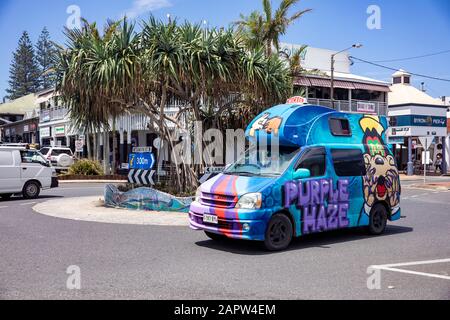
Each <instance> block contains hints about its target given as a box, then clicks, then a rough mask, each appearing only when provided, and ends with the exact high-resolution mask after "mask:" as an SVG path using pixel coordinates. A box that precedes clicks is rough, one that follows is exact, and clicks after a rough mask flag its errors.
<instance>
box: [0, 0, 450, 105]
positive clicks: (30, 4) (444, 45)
mask: <svg viewBox="0 0 450 320" xmlns="http://www.w3.org/2000/svg"><path fill="white" fill-rule="evenodd" d="M272 2H273V4H274V6H275V5H278V3H279V0H272ZM372 4H374V5H377V6H379V8H380V10H381V29H379V30H369V29H368V28H367V25H366V21H367V19H368V17H369V14H367V12H366V11H367V8H368V6H369V5H372ZM71 5H77V6H78V7H79V8H80V10H81V15H82V16H83V17H85V18H87V19H88V20H89V21H97V22H98V23H99V24H103V23H104V22H105V21H106V19H108V18H112V19H117V18H120V17H121V16H122V15H123V14H124V13H127V14H128V16H135V17H137V18H138V19H139V18H140V17H144V18H145V17H146V15H147V14H148V12H150V11H152V12H153V14H154V15H155V16H157V17H160V18H162V19H167V18H166V15H167V14H168V13H170V14H171V15H172V16H174V17H177V18H178V19H181V20H184V19H188V20H190V21H198V22H200V21H203V20H207V21H208V23H209V25H211V26H228V25H229V24H230V23H231V22H233V21H235V20H237V19H238V18H239V14H240V13H244V14H248V13H249V12H251V11H252V10H254V9H260V8H261V0H245V1H244V0H113V1H112V0H35V1H30V0H0V30H1V38H2V45H1V46H0V97H3V96H4V95H5V89H6V88H7V86H8V82H7V81H8V76H9V65H10V61H11V58H12V52H13V51H14V50H15V49H16V46H17V42H18V39H19V37H20V35H21V33H22V32H23V31H24V30H27V31H28V32H29V33H30V36H31V39H32V41H33V42H35V41H36V39H37V37H38V36H39V33H40V31H41V30H42V28H43V27H44V26H47V28H48V29H49V31H50V33H51V35H52V38H53V40H54V41H56V42H58V43H63V42H64V37H63V35H62V30H63V26H64V25H65V24H66V21H67V19H68V17H69V14H68V13H67V12H66V11H67V8H68V7H69V6H71ZM299 7H300V8H312V9H313V12H311V13H309V14H307V15H306V16H304V18H302V19H301V21H299V22H297V23H296V24H295V25H293V26H292V27H291V28H290V29H289V31H288V33H287V34H286V36H284V38H283V39H282V40H283V41H284V42H292V43H305V44H308V45H310V46H312V47H318V48H327V49H332V50H341V49H343V48H346V47H348V46H350V45H351V44H353V43H355V42H360V43H362V44H364V47H363V48H361V49H357V50H355V51H353V52H352V53H351V54H352V55H354V56H356V57H359V58H362V59H365V60H370V61H378V60H391V59H397V58H405V57H413V56H419V55H424V54H430V53H434V52H440V51H444V50H450V1H448V0H428V1H422V0H395V1H392V0H303V1H300V4H299ZM383 64H384V65H387V66H390V67H394V68H398V67H399V68H403V69H406V70H408V71H410V72H415V73H419V74H425V75H430V76H434V77H440V78H446V79H450V53H446V54H442V55H436V56H432V57H427V58H423V59H414V60H406V61H398V62H389V63H388V62H386V63H383ZM352 72H353V73H356V74H359V75H364V76H368V77H371V78H375V79H379V80H386V81H388V80H389V79H390V75H391V74H392V72H391V71H389V70H384V69H381V68H378V67H375V66H371V65H367V64H363V63H355V65H354V66H353V67H352ZM422 81H424V82H425V87H426V89H427V90H428V93H429V94H430V95H432V96H435V97H438V96H442V95H447V96H450V82H443V81H436V80H429V79H423V78H419V77H414V82H413V84H414V85H416V86H420V83H421V82H422Z"/></svg>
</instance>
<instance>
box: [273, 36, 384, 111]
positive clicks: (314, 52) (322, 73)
mask: <svg viewBox="0 0 450 320" xmlns="http://www.w3.org/2000/svg"><path fill="white" fill-rule="evenodd" d="M300 47H301V46H300V45H295V44H286V43H282V44H281V51H283V52H284V53H285V54H286V55H287V56H290V55H291V54H292V52H294V51H295V50H297V49H299V48H300ZM336 53H337V52H336V51H332V50H327V49H318V48H312V47H308V48H306V49H305V50H304V51H303V54H302V56H301V66H302V68H304V69H306V70H307V71H308V73H306V74H304V75H302V76H300V77H296V78H295V79H294V86H296V87H297V88H302V89H303V90H304V92H305V96H306V97H307V98H308V102H310V103H313V104H317V105H321V106H326V107H332V101H331V99H330V98H331V71H330V69H331V56H332V55H333V54H335V61H336V62H335V72H334V86H333V87H334V100H335V101H334V108H335V109H337V110H340V111H344V112H361V113H376V114H380V115H387V107H388V103H387V100H388V93H389V87H390V83H388V82H383V81H379V80H375V79H371V78H367V77H363V76H360V75H355V74H352V73H351V60H350V57H349V54H348V52H341V53H338V54H336Z"/></svg>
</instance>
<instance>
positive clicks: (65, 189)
mask: <svg viewBox="0 0 450 320" xmlns="http://www.w3.org/2000/svg"><path fill="white" fill-rule="evenodd" d="M86 189H102V190H104V189H105V187H85V188H75V187H74V188H59V189H54V190H56V191H57V190H86Z"/></svg>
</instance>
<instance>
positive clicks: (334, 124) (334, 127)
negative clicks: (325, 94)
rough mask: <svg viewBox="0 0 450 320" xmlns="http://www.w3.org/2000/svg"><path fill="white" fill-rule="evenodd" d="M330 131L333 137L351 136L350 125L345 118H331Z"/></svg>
mask: <svg viewBox="0 0 450 320" xmlns="http://www.w3.org/2000/svg"><path fill="white" fill-rule="evenodd" d="M329 125H330V131H331V133H332V134H333V136H347V137H349V136H351V135H352V131H351V129H350V123H349V122H348V119H345V118H330V121H329Z"/></svg>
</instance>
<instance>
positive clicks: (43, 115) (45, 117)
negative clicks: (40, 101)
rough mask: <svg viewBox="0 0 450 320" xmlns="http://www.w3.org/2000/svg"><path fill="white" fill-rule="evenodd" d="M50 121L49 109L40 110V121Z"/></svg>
mask: <svg viewBox="0 0 450 320" xmlns="http://www.w3.org/2000/svg"><path fill="white" fill-rule="evenodd" d="M49 121H50V111H49V110H42V111H41V122H49Z"/></svg>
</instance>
